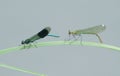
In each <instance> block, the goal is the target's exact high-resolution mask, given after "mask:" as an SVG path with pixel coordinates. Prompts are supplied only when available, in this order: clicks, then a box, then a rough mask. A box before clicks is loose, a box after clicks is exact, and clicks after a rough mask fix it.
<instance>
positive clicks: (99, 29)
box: [72, 25, 106, 35]
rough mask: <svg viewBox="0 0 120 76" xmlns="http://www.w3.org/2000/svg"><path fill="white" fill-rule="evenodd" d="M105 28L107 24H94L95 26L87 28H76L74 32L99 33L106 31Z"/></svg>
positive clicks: (76, 33) (77, 33)
mask: <svg viewBox="0 0 120 76" xmlns="http://www.w3.org/2000/svg"><path fill="white" fill-rule="evenodd" d="M105 29H106V27H105V25H98V26H93V27H90V28H86V29H81V30H76V31H73V32H72V33H73V34H75V35H79V34H97V33H100V32H102V31H104V30H105Z"/></svg>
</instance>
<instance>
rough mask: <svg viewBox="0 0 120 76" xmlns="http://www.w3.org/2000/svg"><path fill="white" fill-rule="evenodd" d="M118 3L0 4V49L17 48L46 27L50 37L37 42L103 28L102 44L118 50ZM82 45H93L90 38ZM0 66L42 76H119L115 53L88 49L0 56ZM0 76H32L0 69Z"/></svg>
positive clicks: (46, 0)
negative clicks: (81, 30)
mask: <svg viewBox="0 0 120 76" xmlns="http://www.w3.org/2000/svg"><path fill="white" fill-rule="evenodd" d="M119 3H120V1H119V0H0V42H1V43H0V45H1V46H0V49H5V48H9V47H14V46H18V45H20V43H21V41H22V40H25V39H26V38H29V37H31V36H32V35H34V34H36V33H37V32H39V31H40V30H41V29H43V28H44V27H46V26H50V27H51V28H52V31H51V32H50V33H51V34H56V35H60V36H61V37H60V38H52V37H46V38H44V39H41V40H38V41H37V42H44V41H57V40H64V39H66V38H68V34H67V32H68V30H69V29H70V30H76V29H83V28H87V27H91V26H95V25H99V24H105V25H106V26H107V29H106V30H105V31H104V32H102V33H101V34H100V36H101V37H102V39H103V42H104V43H105V44H111V45H115V46H120V36H119V32H120V26H119V25H120V21H119V20H120V4H119ZM82 36H83V41H94V42H99V41H98V39H97V37H96V36H94V35H82ZM0 63H4V64H8V65H13V66H16V67H19V68H25V69H29V70H32V71H35V72H40V73H45V74H47V75H48V76H120V72H119V71H120V52H118V51H114V50H111V49H105V48H98V47H88V46H69V45H68V46H66V45H65V46H64V45H63V46H51V47H39V48H34V49H26V50H21V51H15V52H11V53H7V54H4V55H0ZM0 76H34V75H31V74H26V73H23V72H18V71H14V70H10V69H6V68H2V67H0Z"/></svg>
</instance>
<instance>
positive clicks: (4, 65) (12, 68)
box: [0, 64, 46, 76]
mask: <svg viewBox="0 0 120 76" xmlns="http://www.w3.org/2000/svg"><path fill="white" fill-rule="evenodd" d="M0 67H3V68H7V69H11V70H15V71H20V72H24V73H29V74H33V75H36V76H46V75H45V74H40V73H37V72H32V71H30V70H26V69H23V68H17V67H15V66H10V65H6V64H0Z"/></svg>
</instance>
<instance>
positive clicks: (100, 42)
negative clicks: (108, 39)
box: [95, 34, 103, 43]
mask: <svg viewBox="0 0 120 76" xmlns="http://www.w3.org/2000/svg"><path fill="white" fill-rule="evenodd" d="M95 35H96V36H97V37H98V39H99V41H100V43H103V41H102V39H101V38H100V36H99V35H98V34H95Z"/></svg>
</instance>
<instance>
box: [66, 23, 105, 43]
mask: <svg viewBox="0 0 120 76" xmlns="http://www.w3.org/2000/svg"><path fill="white" fill-rule="evenodd" d="M105 29H106V26H105V25H98V26H93V27H89V28H86V29H80V30H75V31H72V32H71V31H70V30H69V31H68V34H69V38H70V35H72V36H73V37H74V38H75V40H77V39H78V38H79V37H80V36H81V34H91V35H96V36H97V37H98V39H99V41H100V43H103V41H102V39H101V38H100V36H99V35H98V33H100V32H102V31H104V30H105ZM76 36H78V38H76ZM69 40H70V39H69Z"/></svg>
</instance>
